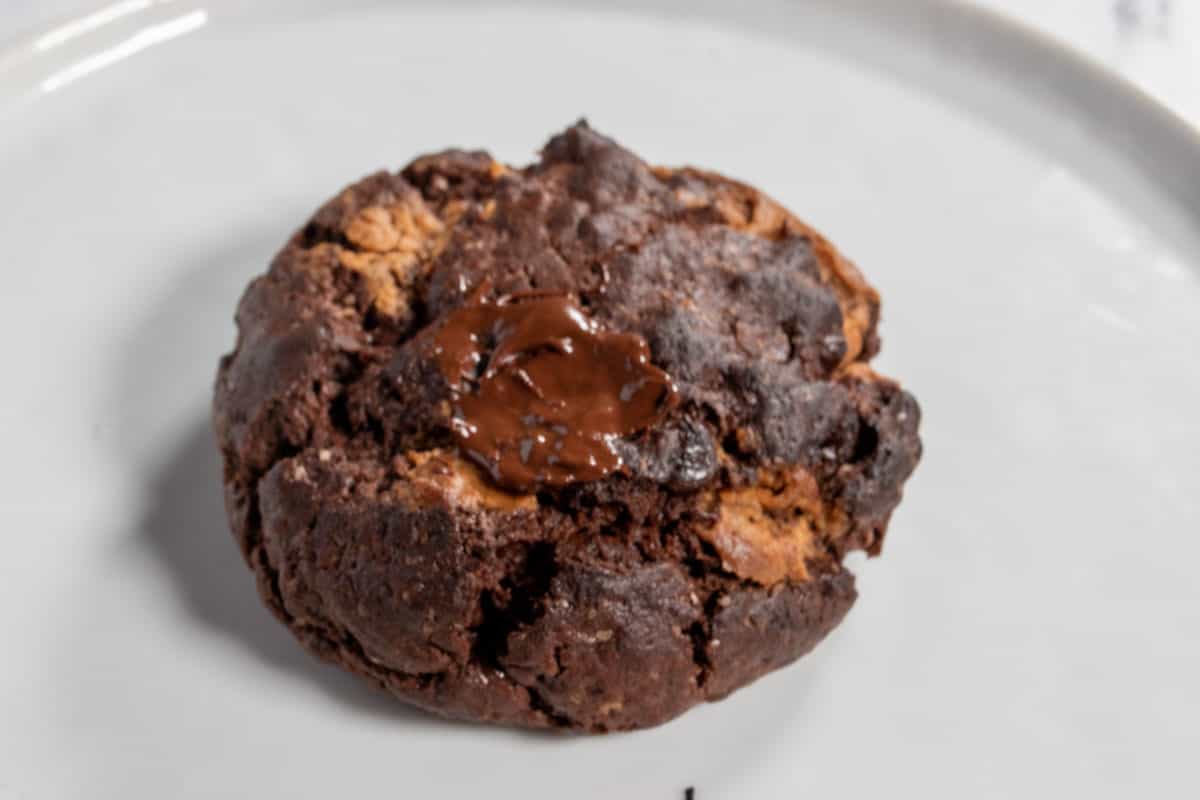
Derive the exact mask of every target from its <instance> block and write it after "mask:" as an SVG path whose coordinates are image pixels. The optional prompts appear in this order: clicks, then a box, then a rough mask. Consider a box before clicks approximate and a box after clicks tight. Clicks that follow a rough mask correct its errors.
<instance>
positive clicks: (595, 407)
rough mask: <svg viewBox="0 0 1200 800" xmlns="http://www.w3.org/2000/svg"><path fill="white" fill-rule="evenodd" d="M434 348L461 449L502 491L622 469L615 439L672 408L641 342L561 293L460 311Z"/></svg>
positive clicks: (664, 378)
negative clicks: (606, 326)
mask: <svg viewBox="0 0 1200 800" xmlns="http://www.w3.org/2000/svg"><path fill="white" fill-rule="evenodd" d="M434 347H435V353H436V355H437V358H438V363H439V365H440V366H441V369H442V373H443V374H444V375H445V377H446V380H447V382H448V383H449V384H450V387H451V391H452V393H453V399H454V417H453V420H452V424H453V428H454V433H455V435H456V436H457V437H458V441H459V446H460V447H461V448H462V449H463V451H464V452H465V453H466V454H467V455H468V456H469V457H470V458H472V459H473V460H474V461H476V462H477V463H478V464H479V465H480V466H482V467H483V468H484V469H485V470H487V472H488V473H489V474H490V475H491V477H492V479H493V480H494V481H496V483H498V484H500V485H502V486H505V487H508V488H510V489H515V490H520V491H530V490H534V489H536V488H537V487H539V486H563V485H566V484H569V483H574V482H576V481H590V480H598V479H600V478H603V477H604V476H606V475H608V474H610V473H612V472H613V471H615V470H617V469H619V468H620V467H621V458H620V456H618V455H617V452H616V450H615V448H614V443H615V440H616V439H618V438H620V437H622V436H628V435H630V434H633V433H636V432H638V431H640V430H644V429H646V428H648V427H650V426H651V425H654V424H655V423H656V422H658V421H659V420H660V419H661V418H662V416H663V414H664V413H665V412H666V410H667V409H668V408H669V407H670V406H671V405H672V404H673V403H674V402H675V386H674V384H673V383H672V382H671V378H670V377H669V376H668V375H667V374H666V373H665V372H663V371H662V370H660V369H658V368H657V367H655V366H654V365H653V364H651V363H650V350H649V348H648V347H647V346H646V342H645V340H643V339H642V338H641V337H640V336H637V335H634V334H628V333H611V332H607V331H604V330H602V329H601V328H600V326H599V325H597V324H596V323H595V322H594V321H593V320H591V319H589V318H588V317H587V316H586V315H585V314H584V313H583V311H582V310H581V309H579V308H578V307H577V306H575V305H574V304H573V303H572V302H571V300H570V299H569V298H568V297H567V296H566V295H563V294H549V293H536V292H528V293H523V294H519V295H511V296H508V297H503V298H501V299H500V300H498V301H496V302H488V303H473V304H471V305H468V306H465V307H464V308H460V309H458V310H457V311H455V312H453V313H452V314H450V315H449V316H448V317H447V319H446V320H445V322H444V323H443V325H442V327H441V328H440V329H439V330H438V333H437V335H436V338H435V345H434Z"/></svg>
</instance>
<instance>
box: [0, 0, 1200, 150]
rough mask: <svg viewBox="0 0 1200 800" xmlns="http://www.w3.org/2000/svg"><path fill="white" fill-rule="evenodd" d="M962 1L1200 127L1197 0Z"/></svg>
mask: <svg viewBox="0 0 1200 800" xmlns="http://www.w3.org/2000/svg"><path fill="white" fill-rule="evenodd" d="M149 1H150V0H0V45H3V44H5V43H11V42H12V41H14V40H16V39H19V38H22V37H24V36H27V35H33V34H35V33H41V32H42V31H43V30H45V29H47V28H49V27H50V26H53V25H57V24H60V23H62V22H64V21H66V20H69V19H71V18H73V17H78V16H81V15H84V14H86V13H89V12H93V11H95V10H96V9H101V8H111V7H114V6H116V7H120V6H131V5H136V4H138V3H142V2H145V3H148V2H149ZM159 1H160V2H161V0H159ZM894 2H897V3H900V4H902V3H904V2H906V0H894ZM960 2H963V3H966V4H969V5H977V6H981V7H984V8H989V9H991V10H993V11H997V12H999V13H1001V14H1004V15H1006V16H1009V17H1011V18H1012V19H1015V20H1018V21H1020V22H1022V23H1024V24H1026V25H1028V26H1030V27H1032V28H1034V29H1035V30H1038V31H1040V32H1042V33H1044V34H1047V35H1049V36H1052V37H1054V38H1056V39H1058V40H1059V41H1060V42H1063V43H1065V44H1067V45H1068V46H1070V47H1073V48H1075V49H1077V50H1079V51H1080V52H1083V53H1086V54H1087V55H1088V56H1089V57H1091V58H1093V59H1094V60H1096V61H1097V62H1099V63H1101V64H1103V65H1104V66H1105V67H1107V68H1108V69H1111V70H1113V71H1114V72H1116V73H1117V74H1119V75H1121V76H1122V77H1124V78H1125V79H1126V80H1129V81H1130V82H1132V83H1133V84H1135V85H1136V86H1138V87H1139V88H1141V89H1142V90H1143V91H1145V92H1147V93H1148V94H1150V95H1151V96H1153V97H1155V98H1157V99H1158V100H1159V101H1160V102H1162V103H1164V104H1166V105H1168V106H1170V107H1171V108H1173V109H1174V110H1175V111H1176V112H1177V113H1179V114H1180V115H1182V116H1186V117H1187V118H1188V119H1189V120H1191V121H1192V123H1193V124H1195V125H1197V126H1198V127H1200V2H1197V0H960ZM418 4H419V2H418ZM498 5H502V3H501V4H498Z"/></svg>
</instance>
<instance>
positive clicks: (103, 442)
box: [0, 0, 1200, 800]
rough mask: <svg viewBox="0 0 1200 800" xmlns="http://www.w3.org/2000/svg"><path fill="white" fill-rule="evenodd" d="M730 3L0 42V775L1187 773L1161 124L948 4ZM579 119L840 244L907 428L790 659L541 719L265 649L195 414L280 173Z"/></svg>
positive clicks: (1171, 237)
mask: <svg viewBox="0 0 1200 800" xmlns="http://www.w3.org/2000/svg"><path fill="white" fill-rule="evenodd" d="M626 5H628V8H627V7H626ZM744 5H746V4H739V3H728V2H721V3H717V2H712V3H708V2H702V3H699V4H695V3H693V4H689V5H688V9H689V10H688V13H687V15H686V16H685V15H682V14H669V13H668V12H667V10H666V9H665V7H663V8H659V9H658V10H635V9H634V8H633V3H632V2H630V3H628V4H625V3H617V4H615V5H614V4H606V5H604V6H603V10H591V11H589V10H586V9H579V10H570V11H568V10H563V9H560V8H557V7H555V6H553V5H551V4H539V3H528V4H525V5H522V6H519V7H512V8H504V9H501V8H497V7H495V6H494V5H489V6H484V5H482V4H479V5H473V4H466V3H457V4H451V5H449V6H446V5H442V6H436V7H435V6H434V5H429V6H420V5H405V4H396V3H382V2H379V3H374V2H364V1H362V0H360V1H359V2H353V3H341V4H338V6H337V7H336V8H335V7H334V5H333V4H328V3H324V4H322V3H315V2H287V3H284V2H278V1H276V2H261V3H254V4H249V3H239V2H235V0H212V2H207V3H204V4H196V3H189V2H187V1H186V0H178V1H177V2H150V0H146V1H145V2H124V3H118V4H116V5H114V6H111V7H110V17H111V19H107V20H100V21H99V22H103V23H104V24H99V22H97V20H96V19H95V18H93V19H92V22H93V23H96V24H92V25H91V26H90V27H89V26H88V25H87V24H84V25H76V26H75V27H74V28H64V29H59V31H58V32H57V33H55V34H52V35H51V36H50V37H49V38H45V37H43V38H42V39H40V40H38V41H37V42H34V43H30V44H29V45H28V46H26V47H23V48H21V49H18V50H14V51H12V52H10V54H9V55H8V56H7V57H5V58H3V59H0V185H2V186H3V192H2V193H0V210H2V213H0V243H2V250H0V253H3V257H4V261H5V265H4V270H3V274H4V286H3V290H2V291H0V348H2V352H3V368H4V374H5V380H4V384H3V385H4V390H3V393H2V395H0V397H2V400H0V433H2V435H3V439H2V441H3V442H4V444H5V449H6V457H5V458H4V459H3V461H2V462H0V487H3V489H2V490H0V493H2V498H0V499H2V503H0V527H2V529H3V530H4V532H5V534H6V540H7V550H6V553H5V557H4V559H3V560H2V562H0V586H2V587H3V588H2V589H0V593H2V594H0V599H2V600H3V602H0V630H3V631H4V634H5V648H4V657H3V658H2V659H0V753H3V756H2V757H0V761H3V763H4V767H3V768H2V769H0V796H2V797H29V798H59V797H63V798H66V797H89V798H122V799H123V800H127V798H133V797H138V798H140V797H145V798H162V797H196V798H211V797H218V796H244V797H250V796H258V797H288V798H328V797H356V796H361V797H379V796H397V797H462V798H474V797H481V796H484V792H487V793H489V794H488V796H496V797H518V796H520V797H522V798H531V799H540V798H547V800H548V799H549V798H555V800H558V799H559V798H564V797H571V798H610V797H613V796H617V797H629V798H678V797H681V796H682V793H683V790H684V788H685V787H687V786H694V787H696V789H697V797H699V798H701V800H714V799H715V798H739V799H740V798H747V799H749V798H776V797H778V798H791V797H799V796H803V795H808V796H813V797H820V798H840V797H848V798H849V797H869V796H882V795H884V794H886V795H889V796H890V795H892V794H894V793H895V792H896V791H897V790H898V789H899V790H900V795H901V796H909V795H914V794H917V793H918V792H919V793H920V794H921V795H922V796H928V797H1013V796H1090V797H1129V796H1134V795H1135V794H1136V793H1140V794H1142V795H1143V796H1157V797H1167V796H1183V795H1186V794H1188V793H1189V792H1188V790H1187V789H1186V787H1188V786H1194V775H1195V770H1194V768H1193V766H1192V765H1191V763H1190V760H1192V759H1193V758H1194V745H1195V742H1196V741H1198V740H1200V730H1198V725H1197V719H1196V715H1195V710H1196V708H1197V707H1200V690H1198V689H1197V684H1196V676H1197V675H1200V636H1197V634H1198V633H1200V582H1197V581H1196V580H1195V577H1194V572H1195V564H1196V562H1197V560H1198V559H1200V536H1198V535H1197V534H1198V532H1200V447H1198V446H1197V445H1198V444H1200V413H1197V410H1198V409H1200V370H1197V366H1196V357H1195V348H1196V344H1195V342H1196V330H1197V327H1196V326H1197V320H1198V319H1200V272H1198V271H1197V268H1198V267H1200V141H1198V140H1197V139H1196V138H1195V137H1194V135H1193V134H1192V133H1190V132H1189V131H1188V129H1186V128H1185V127H1184V126H1183V125H1182V124H1180V123H1178V122H1177V121H1176V120H1174V119H1173V118H1172V117H1171V116H1170V115H1169V114H1167V113H1166V112H1164V111H1162V110H1161V109H1159V108H1158V107H1156V106H1154V105H1152V104H1150V103H1149V102H1148V101H1146V100H1144V99H1142V98H1140V97H1139V96H1138V95H1137V94H1136V93H1135V92H1133V91H1131V90H1128V89H1127V88H1125V87H1124V86H1122V85H1121V84H1119V83H1118V82H1116V81H1114V80H1112V79H1110V78H1108V77H1106V76H1105V75H1104V74H1102V73H1100V72H1098V71H1095V70H1093V69H1091V68H1089V67H1088V66H1087V65H1086V64H1084V63H1082V62H1080V61H1077V60H1075V59H1074V58H1073V57H1072V56H1070V55H1068V54H1066V53H1063V52H1060V51H1057V50H1055V49H1054V48H1053V47H1052V46H1050V45H1049V44H1047V43H1046V42H1044V41H1042V40H1039V39H1037V38H1036V37H1033V36H1030V35H1028V34H1025V33H1022V32H1021V31H1019V30H1017V29H1014V28H1012V27H1010V26H1008V25H1007V24H1005V23H1003V22H1001V21H999V20H997V19H995V18H992V17H990V16H987V15H984V14H981V13H978V12H972V11H969V10H966V9H963V8H956V9H950V8H948V7H944V6H943V4H942V3H940V2H935V1H934V0H913V1H912V2H905V3H893V2H888V0H875V1H874V2H872V1H871V0H849V1H847V2H834V0H824V1H822V2H810V3H807V4H796V3H786V2H778V3H775V2H765V1H764V2H761V3H755V4H751V5H752V7H751V8H749V9H743V8H742V6H744ZM595 8H596V9H601V6H600V4H599V3H596V4H595ZM111 9H116V10H117V11H116V12H111ZM734 9H738V11H737V16H736V18H735V17H734V16H733V14H734ZM118 12H119V13H118ZM581 115H586V116H587V117H588V118H589V119H590V121H591V122H592V124H593V125H594V126H595V127H597V128H599V129H600V130H602V131H604V132H607V133H610V134H612V135H614V136H616V137H617V138H619V139H620V140H621V141H622V142H624V143H626V144H627V145H629V146H630V147H632V148H633V149H635V150H636V151H638V152H640V153H642V154H643V155H645V156H646V157H648V158H649V159H651V160H653V161H657V162H661V163H668V164H679V163H692V164H697V165H702V166H705V167H711V168H714V169H718V170H720V171H722V172H725V173H728V174H730V175H733V176H736V177H739V178H742V179H745V180H748V181H750V182H752V183H754V184H757V185H759V186H761V187H763V188H764V189H765V190H767V191H768V192H770V193H771V194H773V195H775V196H776V197H778V198H779V199H780V200H782V201H783V202H784V203H785V204H787V205H789V206H791V207H792V208H793V209H794V210H795V211H796V212H797V213H798V214H800V215H801V216H802V217H804V218H806V219H808V220H810V221H811V222H813V223H814V224H815V225H817V226H818V227H820V228H821V229H823V230H824V231H825V232H826V233H827V234H829V235H830V237H831V238H832V239H833V240H834V241H835V242H837V243H839V244H840V245H841V246H842V247H843V248H844V249H845V251H846V252H847V253H848V254H850V255H851V257H853V258H854V259H855V260H857V261H858V262H859V264H860V265H861V266H862V267H863V268H864V270H865V271H866V273H867V274H868V275H869V277H870V278H871V279H872V281H873V282H874V283H875V284H876V285H877V286H878V287H879V289H880V290H881V291H882V293H883V296H884V301H885V305H884V308H885V320H884V325H883V335H884V341H885V344H884V353H883V357H882V358H881V359H880V361H879V362H878V364H879V367H880V369H881V370H882V371H884V372H887V373H890V374H893V375H897V376H899V377H901V378H902V379H903V380H904V382H905V384H906V385H907V386H908V387H909V388H911V389H912V390H913V391H914V393H915V394H916V395H917V397H918V398H919V399H920V401H921V403H922V405H923V407H924V410H925V420H926V421H925V424H924V429H923V433H924V438H925V441H926V456H925V460H924V462H923V463H922V465H921V467H920V468H919V469H918V471H917V474H916V476H915V477H914V478H913V480H912V482H911V483H910V486H909V490H908V492H907V499H906V501H905V503H904V504H903V505H902V506H901V508H900V510H899V512H898V513H897V514H896V516H895V519H894V522H893V526H892V530H891V533H890V538H889V540H888V546H887V551H886V553H885V557H883V558H881V559H878V560H874V561H871V562H866V561H865V560H861V559H860V560H857V561H855V563H854V564H853V568H854V569H855V571H856V572H857V573H858V574H859V576H860V583H859V589H860V595H861V596H860V599H859V602H858V605H857V606H856V608H855V609H854V610H853V611H852V612H851V614H850V616H849V617H848V619H847V620H846V622H845V623H844V624H843V625H842V627H841V628H840V629H838V630H837V631H836V632H835V633H834V634H833V635H831V636H830V638H829V639H828V640H827V641H826V642H825V643H824V644H823V645H822V646H821V647H820V648H818V650H817V651H816V652H814V653H813V654H812V655H811V656H809V657H808V658H806V659H804V660H803V661H801V662H800V663H798V664H797V665H795V666H793V667H792V668H790V669H787V670H785V671H783V672H780V673H777V674H775V675H773V676H770V677H768V678H766V679H763V680H762V681H760V682H758V683H757V684H755V685H754V686H752V687H750V688H748V689H746V690H744V691H742V692H740V693H738V694H737V695H735V696H734V697H733V698H731V699H729V700H727V701H725V702H722V703H719V704H715V705H711V706H708V707H705V708H701V709H698V710H696V711H694V712H692V713H690V714H688V715H686V716H685V717H683V718H682V719H680V720H677V721H676V722H674V723H672V724H669V725H667V726H664V727H662V728H659V729H655V730H652V731H648V732H643V733H638V734H631V735H621V736H610V737H605V738H568V739H562V738H555V737H547V736H537V735H528V734H522V733H514V732H511V731H504V730H490V729H485V728H480V727H472V726H462V725H452V724H447V723H443V722H440V721H438V720H435V719H431V718H428V717H426V716H423V715H420V714H417V713H414V712H410V711H407V710H405V709H403V708H400V707H397V706H396V705H394V704H393V703H391V702H390V701H389V700H388V699H387V698H385V697H381V696H377V695H375V694H374V693H372V692H371V691H369V690H367V689H365V688H363V687H361V686H360V685H359V684H358V683H357V682H356V681H354V680H353V679H351V678H349V677H347V676H344V675H342V674H340V673H338V672H337V671H335V670H333V669H332V668H329V667H325V666H322V665H320V664H317V663H315V662H313V661H311V660H310V659H309V658H308V657H307V656H306V655H304V654H303V653H302V652H301V651H300V650H299V648H298V647H296V646H295V645H293V643H292V642H291V640H290V638H289V636H288V634H287V633H286V632H285V631H284V630H283V629H281V628H280V627H279V626H277V625H276V624H275V622H274V621H273V620H272V619H271V618H270V617H269V615H268V614H267V612H266V611H265V610H263V609H262V608H260V607H259V605H258V602H257V600H256V598H255V595H254V591H253V587H252V582H251V579H250V575H249V573H248V572H247V570H246V569H245V568H244V567H243V566H242V564H241V563H240V559H239V556H238V555H237V553H236V550H235V548H234V545H233V544H232V540H231V539H230V537H229V535H228V533H227V532H226V530H225V523H224V520H223V516H222V511H221V501H220V496H219V486H218V469H219V468H218V464H217V459H216V455H215V453H214V450H213V445H212V443H211V437H210V433H209V430H208V422H207V407H208V402H209V389H210V382H211V379H212V376H213V372H214V368H215V364H216V360H217V358H218V356H219V355H220V354H221V353H222V352H223V351H225V350H226V349H227V348H228V347H229V346H230V344H231V342H232V336H233V327H232V324H231V321H230V320H231V316H232V311H233V308H234V305H235V303H236V301H237V298H238V296H239V294H240V291H241V289H242V287H243V286H244V285H245V283H246V282H247V281H248V280H249V279H250V278H251V277H252V276H253V275H255V274H256V273H258V272H260V271H261V270H263V269H264V268H265V266H266V264H267V262H268V260H269V259H270V257H271V255H272V253H273V252H274V250H275V249H276V247H277V246H278V245H279V244H280V243H281V242H282V241H283V240H284V239H285V237H286V236H287V235H288V234H289V233H290V231H291V230H292V228H293V227H294V226H296V225H297V224H298V223H299V222H300V221H301V220H302V219H304V217H305V216H306V215H307V213H308V212H309V211H310V210H311V209H312V208H313V207H314V206H315V205H316V204H317V203H318V202H319V201H320V200H321V199H323V198H324V197H325V196H327V195H329V194H332V193H333V192H334V191H336V190H337V189H338V188H340V186H342V185H343V184H345V183H347V182H349V181H350V180H352V179H354V178H356V177H358V176H360V175H362V174H364V173H366V172H368V171H371V170H374V169H376V168H378V167H381V166H389V167H397V166H400V165H402V164H403V163H404V162H406V161H407V160H408V159H409V158H410V157H412V156H413V155H415V154H417V153H421V152H423V151H427V150H431V149H437V148H441V147H443V146H445V145H449V144H458V145H463V146H480V147H487V148H490V149H491V150H492V151H493V152H494V153H495V154H496V155H497V157H499V158H502V159H504V160H508V161H512V162H517V163H523V162H525V161H527V160H529V159H530V158H531V157H532V154H533V151H534V150H536V148H537V147H538V146H540V144H541V143H542V141H543V140H544V139H545V138H546V137H547V136H548V135H549V134H550V133H552V132H554V131H556V130H558V129H560V128H562V127H563V126H565V125H566V124H568V123H570V122H571V121H573V120H574V119H575V118H577V117H579V116H581Z"/></svg>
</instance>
